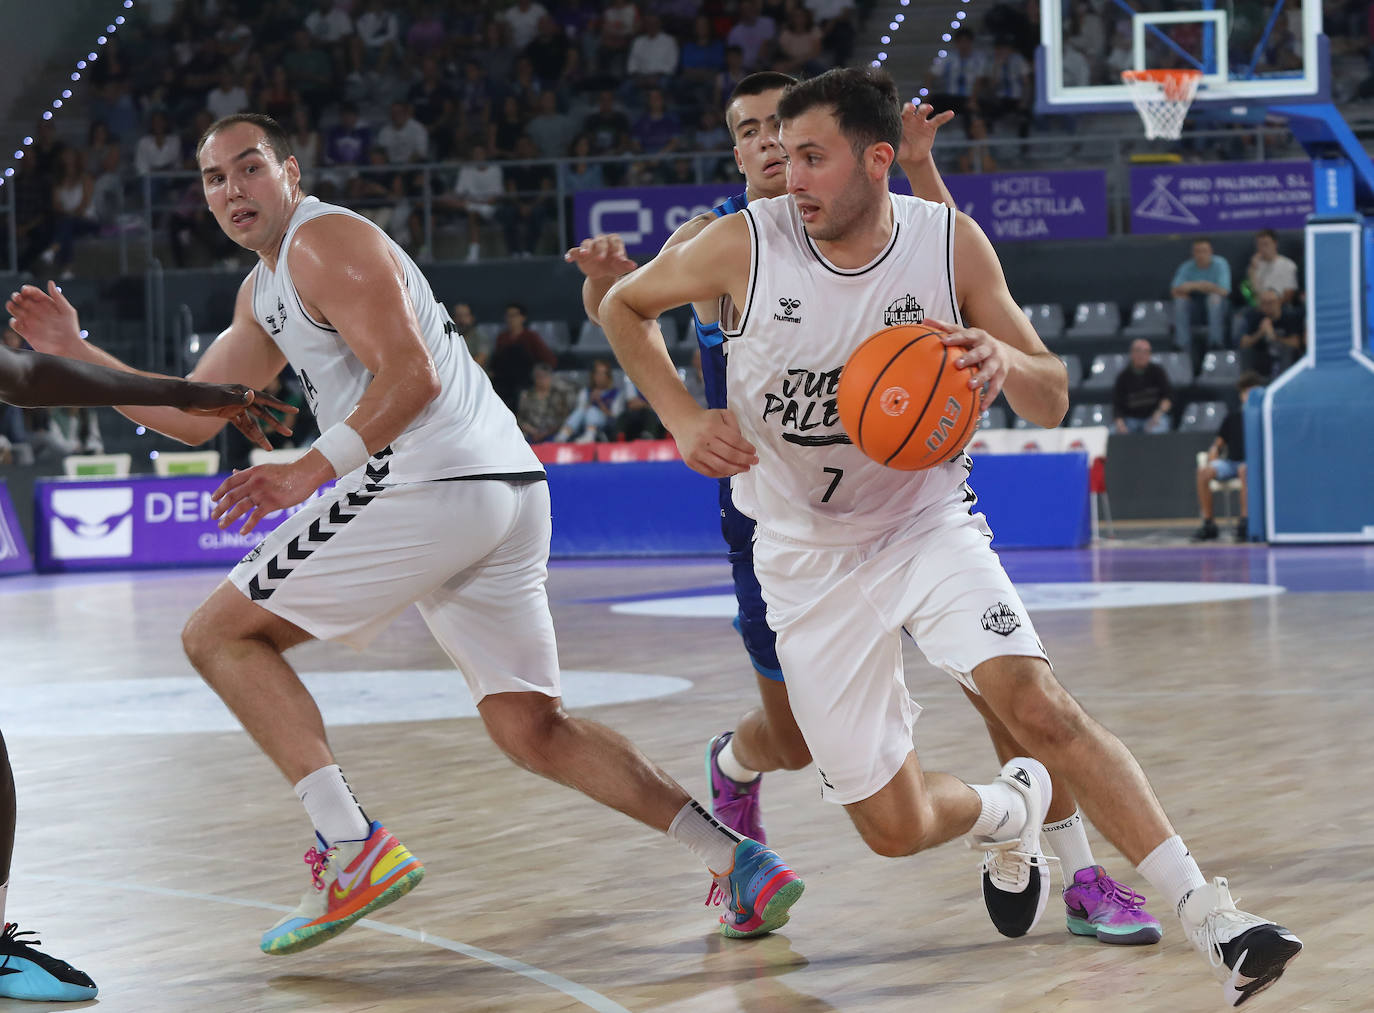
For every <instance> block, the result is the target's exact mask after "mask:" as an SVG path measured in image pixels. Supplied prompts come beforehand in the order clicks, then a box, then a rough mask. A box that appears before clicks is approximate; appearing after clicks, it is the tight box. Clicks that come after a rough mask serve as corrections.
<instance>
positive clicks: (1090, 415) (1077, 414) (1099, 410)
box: [1069, 404, 1112, 429]
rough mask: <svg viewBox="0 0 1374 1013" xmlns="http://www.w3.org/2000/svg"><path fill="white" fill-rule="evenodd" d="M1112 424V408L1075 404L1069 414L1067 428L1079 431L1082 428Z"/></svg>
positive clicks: (1101, 405) (1104, 405)
mask: <svg viewBox="0 0 1374 1013" xmlns="http://www.w3.org/2000/svg"><path fill="white" fill-rule="evenodd" d="M1111 424H1112V406H1111V405H1106V404H1076V405H1074V406H1073V410H1072V411H1070V412H1069V427H1070V428H1073V429H1081V428H1082V427H1083V426H1109V425H1111Z"/></svg>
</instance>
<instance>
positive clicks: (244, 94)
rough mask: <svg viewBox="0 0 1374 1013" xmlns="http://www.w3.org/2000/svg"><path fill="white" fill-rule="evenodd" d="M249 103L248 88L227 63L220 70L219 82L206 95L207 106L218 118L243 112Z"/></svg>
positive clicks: (211, 113)
mask: <svg viewBox="0 0 1374 1013" xmlns="http://www.w3.org/2000/svg"><path fill="white" fill-rule="evenodd" d="M249 104H250V103H249V101H248V89H247V88H245V87H244V86H243V82H242V81H241V80H238V79H236V78H235V76H234V72H233V71H232V70H230V69H229V67H228V66H227V65H226V66H225V68H224V69H223V70H221V71H220V72H219V83H218V84H217V85H215V87H214V88H211V89H210V92H209V94H207V95H206V96H205V108H206V109H209V110H210V115H211V116H213V117H214V118H215V119H217V120H218V119H221V118H222V117H225V116H232V115H233V114H234V113H241V112H243V111H244V110H245V109H247V108H248V106H249Z"/></svg>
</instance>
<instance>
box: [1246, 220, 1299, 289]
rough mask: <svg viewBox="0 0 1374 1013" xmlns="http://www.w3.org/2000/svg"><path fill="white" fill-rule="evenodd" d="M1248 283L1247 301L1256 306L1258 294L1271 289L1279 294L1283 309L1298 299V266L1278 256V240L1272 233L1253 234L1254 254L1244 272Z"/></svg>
mask: <svg viewBox="0 0 1374 1013" xmlns="http://www.w3.org/2000/svg"><path fill="white" fill-rule="evenodd" d="M1245 278H1246V280H1247V281H1249V282H1250V300H1251V302H1252V303H1254V304H1255V305H1258V304H1259V295H1260V293H1261V292H1268V291H1270V290H1271V289H1272V290H1273V291H1275V292H1277V293H1278V294H1279V296H1280V297H1281V299H1282V302H1283V304H1284V305H1285V306H1287V305H1289V304H1291V303H1292V302H1293V301H1294V300H1295V299H1296V298H1297V297H1298V265H1297V264H1295V263H1294V262H1293V261H1292V260H1290V259H1289V258H1288V257H1285V256H1284V255H1283V254H1282V253H1280V252H1279V237H1278V233H1276V232H1275V231H1274V230H1273V229H1260V231H1259V232H1257V233H1255V253H1254V256H1252V257H1251V258H1250V266H1249V267H1248V268H1246V271H1245Z"/></svg>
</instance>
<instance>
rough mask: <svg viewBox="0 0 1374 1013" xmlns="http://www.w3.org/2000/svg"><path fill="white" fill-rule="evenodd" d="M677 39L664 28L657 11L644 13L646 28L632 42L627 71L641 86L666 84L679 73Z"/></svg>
mask: <svg viewBox="0 0 1374 1013" xmlns="http://www.w3.org/2000/svg"><path fill="white" fill-rule="evenodd" d="M677 60H678V46H677V39H675V38H673V37H672V36H671V35H669V34H668V33H667V32H665V31H664V30H663V22H662V21H661V20H659V17H658V15H657V14H646V15H644V31H643V32H641V33H640V34H639V35H637V36H635V40H634V41H633V42H631V43H630V59H629V62H628V63H627V64H626V66H625V71H626V73H628V74H629V75H630V76H631V77H632V78H635V79H636V82H637V83H638V84H640V86H641V87H655V86H662V85H664V84H666V83H667V81H668V78H670V77H672V76H673V75H674V74H676V73H677Z"/></svg>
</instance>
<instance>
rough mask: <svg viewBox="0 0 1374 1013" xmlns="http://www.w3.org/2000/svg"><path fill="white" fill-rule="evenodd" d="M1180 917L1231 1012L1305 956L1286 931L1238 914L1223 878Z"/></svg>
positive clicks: (1187, 901) (1190, 901)
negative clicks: (1218, 985)
mask: <svg viewBox="0 0 1374 1013" xmlns="http://www.w3.org/2000/svg"><path fill="white" fill-rule="evenodd" d="M1178 916H1179V918H1180V919H1181V920H1182V922H1183V928H1184V930H1185V931H1186V932H1187V933H1188V938H1189V939H1190V940H1191V941H1192V943H1193V946H1194V947H1195V948H1196V949H1197V951H1198V952H1199V953H1201V954H1202V955H1203V956H1204V957H1206V958H1207V962H1208V963H1209V964H1211V965H1212V970H1213V972H1214V973H1215V974H1216V976H1217V978H1218V980H1220V981H1221V988H1222V993H1223V994H1224V995H1225V997H1226V1004H1227V1005H1228V1006H1239V1005H1240V1004H1241V1003H1243V1002H1245V1001H1246V1000H1247V999H1250V998H1251V997H1253V996H1256V995H1258V994H1259V993H1260V992H1263V991H1264V990H1265V989H1266V988H1268V987H1269V986H1270V985H1272V984H1274V982H1276V981H1278V980H1279V977H1280V976H1281V975H1282V974H1283V972H1284V971H1285V970H1286V969H1287V967H1288V964H1289V963H1290V962H1291V961H1292V960H1293V959H1294V958H1295V957H1296V956H1297V955H1298V954H1299V953H1301V952H1302V940H1301V939H1299V938H1298V937H1297V936H1295V935H1293V933H1291V932H1289V931H1288V930H1287V929H1286V928H1284V927H1283V926H1282V925H1275V924H1274V923H1273V922H1269V921H1265V920H1264V919H1263V918H1260V917H1258V916H1256V915H1252V914H1249V913H1247V912H1245V911H1238V910H1237V909H1236V902H1235V901H1234V900H1232V899H1231V888H1230V886H1229V885H1228V884H1227V882H1226V880H1225V878H1224V877H1221V876H1218V877H1217V878H1216V879H1214V880H1212V882H1210V883H1208V884H1207V885H1206V886H1200V887H1198V888H1197V889H1195V890H1193V891H1191V892H1190V893H1188V895H1187V896H1185V897H1184V898H1183V900H1181V901H1180V902H1179V905H1178Z"/></svg>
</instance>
